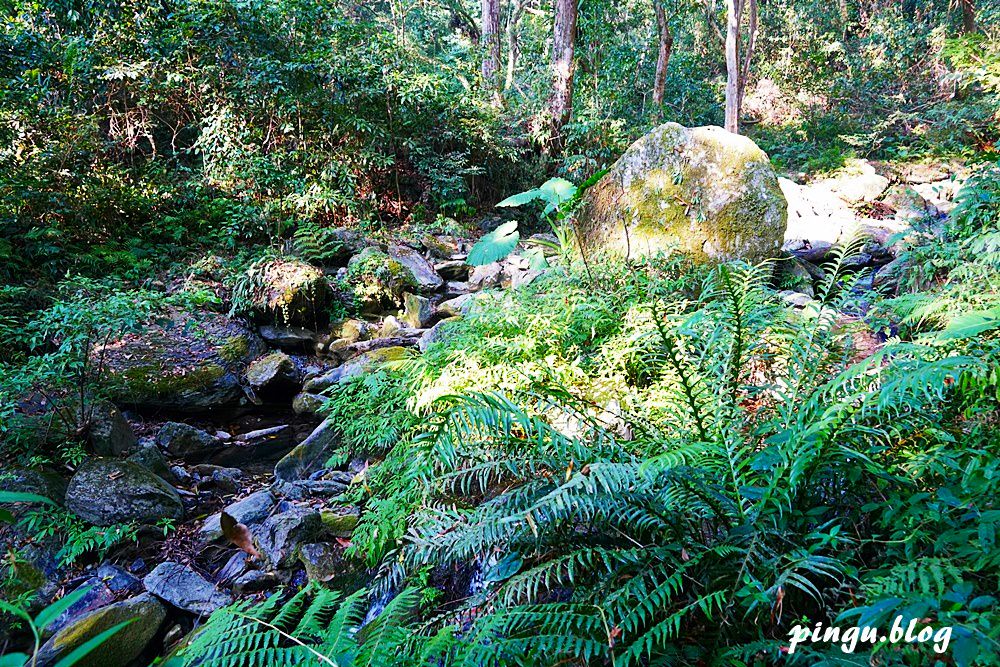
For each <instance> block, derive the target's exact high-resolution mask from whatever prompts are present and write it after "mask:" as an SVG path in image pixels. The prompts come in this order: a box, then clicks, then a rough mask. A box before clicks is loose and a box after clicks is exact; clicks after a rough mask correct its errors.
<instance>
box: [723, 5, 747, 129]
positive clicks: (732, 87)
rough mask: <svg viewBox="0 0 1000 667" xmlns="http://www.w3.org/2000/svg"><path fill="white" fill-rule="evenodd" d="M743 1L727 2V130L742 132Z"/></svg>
mask: <svg viewBox="0 0 1000 667" xmlns="http://www.w3.org/2000/svg"><path fill="white" fill-rule="evenodd" d="M742 14H743V0H726V129H727V130H729V131H730V132H734V133H739V131H740V74H741V68H742V62H740V18H741V17H742Z"/></svg>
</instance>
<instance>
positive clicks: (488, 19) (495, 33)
mask: <svg viewBox="0 0 1000 667" xmlns="http://www.w3.org/2000/svg"><path fill="white" fill-rule="evenodd" d="M482 22H483V30H482V35H483V36H482V38H481V39H480V46H481V47H482V49H483V67H482V74H483V84H484V85H485V86H486V88H487V90H489V91H490V92H491V95H492V97H493V99H494V101H498V100H499V98H500V77H499V74H500V0H482Z"/></svg>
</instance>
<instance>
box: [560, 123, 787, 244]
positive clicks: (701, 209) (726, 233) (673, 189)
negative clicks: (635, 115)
mask: <svg viewBox="0 0 1000 667" xmlns="http://www.w3.org/2000/svg"><path fill="white" fill-rule="evenodd" d="M786 209H787V204H786V202H785V198H784V196H783V195H782V194H781V188H780V187H779V186H778V179H777V176H776V175H775V173H774V169H773V168H772V167H771V162H770V160H769V159H768V157H767V154H765V153H764V151H762V150H761V149H760V148H758V147H757V145H756V144H755V143H754V142H753V141H751V140H750V139H748V138H746V137H742V136H739V135H736V134H731V133H729V132H726V131H725V130H723V129H721V128H718V127H696V128H690V129H689V128H685V127H683V126H681V125H678V124H676V123H666V124H664V125H661V126H659V127H657V128H656V129H654V130H653V131H652V132H650V133H649V134H647V135H646V136H644V137H643V138H641V139H639V140H638V141H636V142H635V143H634V144H632V145H631V146H630V147H629V148H628V150H627V151H625V153H624V154H623V155H622V156H621V158H620V159H619V160H618V161H617V162H616V163H615V164H614V165H613V166H612V167H611V169H610V170H609V171H608V173H607V174H605V175H604V177H603V178H601V180H599V181H598V182H597V183H596V184H595V185H594V186H593V187H591V188H590V189H589V190H587V192H586V194H585V195H584V198H583V203H582V206H581V208H580V211H579V213H578V214H577V225H578V229H579V232H580V239H581V242H582V244H583V246H584V249H585V250H586V251H588V252H593V251H597V250H607V251H610V252H613V253H615V254H622V255H630V256H637V255H649V254H655V253H657V252H660V251H667V250H670V249H677V250H679V251H681V252H684V253H685V254H687V255H689V256H690V257H691V258H692V259H694V260H695V261H706V260H710V261H727V260H732V259H746V260H749V261H758V260H762V259H767V258H770V257H774V256H776V255H777V254H778V251H779V249H780V248H781V243H782V239H783V236H784V233H785V224H786Z"/></svg>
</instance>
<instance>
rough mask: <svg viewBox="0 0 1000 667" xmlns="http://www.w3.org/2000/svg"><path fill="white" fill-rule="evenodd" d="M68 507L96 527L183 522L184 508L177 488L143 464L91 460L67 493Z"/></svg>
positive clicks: (111, 460) (78, 470)
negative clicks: (165, 521) (160, 521)
mask: <svg viewBox="0 0 1000 667" xmlns="http://www.w3.org/2000/svg"><path fill="white" fill-rule="evenodd" d="M66 507H67V508H69V509H70V510H72V511H73V512H74V513H75V514H76V515H77V516H79V517H80V518H81V519H83V520H85V521H89V522H90V523H92V524H94V525H97V526H111V525H113V524H116V523H128V522H130V521H138V522H140V523H146V524H155V523H156V522H157V521H159V520H160V519H181V518H183V517H184V506H183V504H182V503H181V499H180V497H179V496H178V495H177V492H176V491H174V488H173V487H172V486H170V485H169V484H167V483H166V482H165V481H163V480H162V479H161V478H159V477H157V476H156V475H154V474H153V473H151V472H150V471H148V470H146V469H145V468H143V467H142V466H140V465H137V464H135V463H132V462H130V461H117V460H114V459H92V460H90V461H87V462H86V463H84V464H83V465H81V466H80V467H79V468H78V469H77V471H76V474H75V475H73V478H72V479H71V480H70V481H69V488H68V489H67V490H66Z"/></svg>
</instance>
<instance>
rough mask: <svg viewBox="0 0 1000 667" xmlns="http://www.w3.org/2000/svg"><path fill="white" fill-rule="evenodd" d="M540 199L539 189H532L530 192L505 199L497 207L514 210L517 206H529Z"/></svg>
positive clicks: (540, 191) (540, 192)
mask: <svg viewBox="0 0 1000 667" xmlns="http://www.w3.org/2000/svg"><path fill="white" fill-rule="evenodd" d="M541 198H542V190H541V188H533V189H531V190H526V191H525V192H519V193H517V194H516V195H511V196H510V197H507V198H506V199H504V200H503V201H502V202H500V203H499V204H497V206H500V207H503V208H515V207H517V206H524V205H525V204H530V203H531V202H533V201H535V200H536V199H541Z"/></svg>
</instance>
